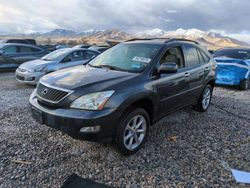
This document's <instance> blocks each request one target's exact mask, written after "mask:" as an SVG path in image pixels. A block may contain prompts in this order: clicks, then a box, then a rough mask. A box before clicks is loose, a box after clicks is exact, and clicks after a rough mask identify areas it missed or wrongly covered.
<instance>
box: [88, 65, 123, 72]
mask: <svg viewBox="0 0 250 188" xmlns="http://www.w3.org/2000/svg"><path fill="white" fill-rule="evenodd" d="M88 65H89V66H91V67H95V68H108V69H110V70H117V71H123V72H128V70H125V69H121V68H119V67H116V66H112V65H91V64H88Z"/></svg>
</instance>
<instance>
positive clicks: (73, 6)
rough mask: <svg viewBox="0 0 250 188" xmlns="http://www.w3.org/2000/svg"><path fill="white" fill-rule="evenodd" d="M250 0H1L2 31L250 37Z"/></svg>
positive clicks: (0, 23)
mask: <svg viewBox="0 0 250 188" xmlns="http://www.w3.org/2000/svg"><path fill="white" fill-rule="evenodd" d="M249 10H250V1H248V0H230V1H229V0H209V1H201V0H50V1H49V0H0V32H1V33H30V32H46V31H49V30H52V29H55V28H65V29H71V30H76V31H83V30H88V29H92V28H96V29H113V28H116V29H122V30H125V31H127V32H132V31H140V30H144V29H152V28H161V29H164V30H175V29H178V28H184V29H189V28H197V29H200V30H204V31H210V30H215V31H219V32H221V33H226V34H228V35H231V36H237V37H238V38H240V37H245V38H249V40H250V37H249V34H250V24H249V20H250V11H249Z"/></svg>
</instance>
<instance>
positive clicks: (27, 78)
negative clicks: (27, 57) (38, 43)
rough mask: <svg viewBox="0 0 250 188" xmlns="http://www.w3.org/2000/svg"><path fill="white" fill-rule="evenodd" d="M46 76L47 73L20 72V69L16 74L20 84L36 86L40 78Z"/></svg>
mask: <svg viewBox="0 0 250 188" xmlns="http://www.w3.org/2000/svg"><path fill="white" fill-rule="evenodd" d="M44 75H45V73H41V72H28V71H25V72H20V71H19V70H18V69H17V70H16V72H15V77H16V80H17V81H18V82H20V83H25V84H30V85H36V84H37V83H38V81H39V80H40V78H41V77H42V76H44Z"/></svg>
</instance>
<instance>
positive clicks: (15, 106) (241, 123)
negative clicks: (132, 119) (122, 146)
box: [0, 73, 250, 187]
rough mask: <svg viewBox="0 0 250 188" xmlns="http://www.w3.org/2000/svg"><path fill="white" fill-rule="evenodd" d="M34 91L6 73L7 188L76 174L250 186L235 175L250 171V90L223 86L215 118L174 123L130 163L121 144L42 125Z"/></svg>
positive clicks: (3, 139) (2, 101) (1, 179)
mask: <svg viewBox="0 0 250 188" xmlns="http://www.w3.org/2000/svg"><path fill="white" fill-rule="evenodd" d="M33 89H34V88H33V87H29V86H25V85H20V84H18V83H16V81H15V79H14V73H0V126H1V128H0V187H60V186H61V185H62V183H63V182H64V181H65V179H66V178H67V177H68V176H69V175H71V174H72V173H76V174H78V175H80V176H82V177H84V178H90V179H92V180H94V181H97V182H101V183H105V184H108V185H113V186H115V187H126V186H127V187H136V185H137V186H138V187H154V186H155V187H156V186H157V187H176V186H178V187H184V186H185V187H195V186H199V187H211V186H213V187H245V186H246V185H243V184H237V183H236V182H235V180H234V178H233V177H232V175H231V172H230V169H231V168H234V169H239V170H244V171H250V115H249V114H250V90H248V91H238V90H236V89H232V88H216V89H215V92H214V97H213V100H212V103H213V104H212V106H211V107H210V109H209V110H208V112H206V113H199V112H196V111H193V110H192V108H186V109H183V110H180V111H178V112H176V113H175V114H172V115H170V116H168V117H166V118H165V119H163V120H162V121H160V122H159V123H157V125H154V126H153V127H151V133H150V135H149V139H148V141H147V143H146V145H145V147H144V148H143V149H142V150H140V151H139V152H138V153H137V154H136V155H134V156H130V157H123V156H121V155H120V154H119V152H118V151H117V150H116V149H115V147H114V146H113V145H102V144H96V143H90V142H83V141H78V140H74V139H72V138H70V137H69V136H67V135H65V134H63V133H61V132H59V131H56V130H53V129H51V128H48V127H46V126H45V125H40V124H38V123H36V122H35V121H34V120H33V119H32V118H31V116H30V113H29V110H28V98H29V95H30V94H31V92H32V90H33ZM13 160H22V161H26V162H29V163H27V164H19V163H16V162H14V161H13Z"/></svg>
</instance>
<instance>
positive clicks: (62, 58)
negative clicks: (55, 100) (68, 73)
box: [16, 48, 99, 85]
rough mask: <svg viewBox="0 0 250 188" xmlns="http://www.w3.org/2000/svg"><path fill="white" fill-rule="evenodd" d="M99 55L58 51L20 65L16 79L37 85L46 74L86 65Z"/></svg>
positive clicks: (84, 50) (89, 51)
mask: <svg viewBox="0 0 250 188" xmlns="http://www.w3.org/2000/svg"><path fill="white" fill-rule="evenodd" d="M97 55H99V52H97V51H93V50H88V49H74V48H63V49H60V50H56V51H54V52H51V53H49V54H48V55H46V56H44V57H42V58H41V59H37V60H33V61H28V62H26V63H23V64H22V65H20V66H19V67H18V69H17V70H16V79H17V81H18V82H21V83H26V84H33V85H35V84H37V82H38V81H39V79H40V78H41V77H42V76H44V75H45V74H48V73H50V72H54V71H57V70H59V69H64V68H68V67H73V66H76V65H84V64H86V63H87V62H88V61H89V60H91V59H93V58H94V57H96V56H97Z"/></svg>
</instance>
